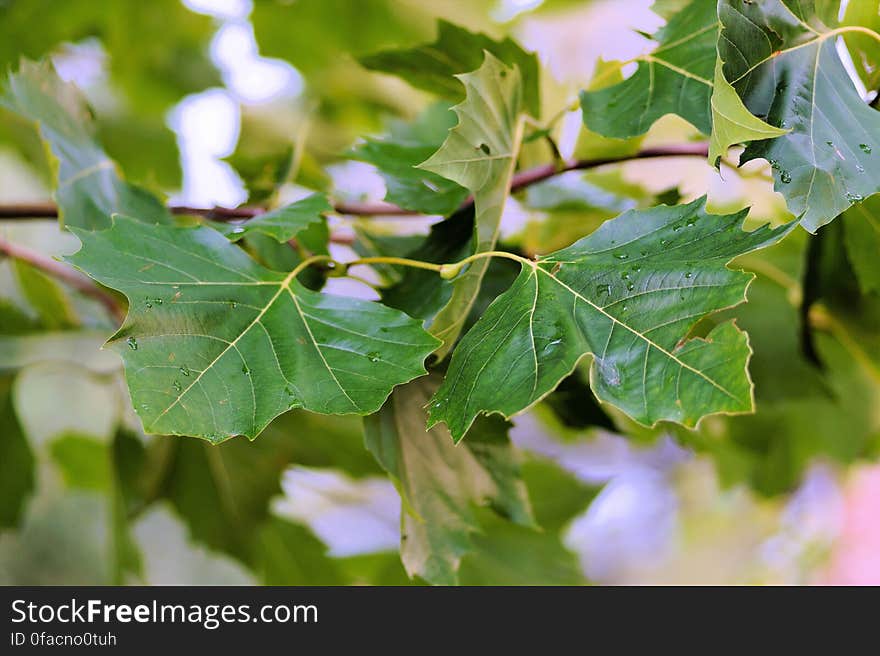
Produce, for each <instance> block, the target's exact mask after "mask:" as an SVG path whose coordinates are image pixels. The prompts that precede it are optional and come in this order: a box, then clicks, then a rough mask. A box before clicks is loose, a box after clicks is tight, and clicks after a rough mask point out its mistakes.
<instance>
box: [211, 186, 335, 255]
mask: <svg viewBox="0 0 880 656" xmlns="http://www.w3.org/2000/svg"><path fill="white" fill-rule="evenodd" d="M332 210H333V207H332V206H331V205H330V203H329V202H328V201H327V197H326V196H325V195H324V194H312V195H311V196H307V197H306V198H303V199H302V200H298V201H296V202H295V203H290V204H289V205H285V206H284V207H279V208H278V209H277V210H272V211H270V212H266V213H265V214H260V215H259V216H256V217H254V218H253V219H250V220H249V221H245V222H244V223H243V224H241V225H237V224H232V223H218V222H214V223H212V224H211V227H212V228H214V229H215V230H217V232H219V233H221V234H223V235H224V236H226V237H227V238H228V239H229V240H230V241H238V240H239V239H243V238H244V237H247V236H249V235H251V234H253V233H255V232H259V233H262V234H264V235H268V236H269V237H272V239H274V240H275V241H277V242H279V243H282V244H283V243H285V242H287V241H290V240H291V239H293V238H294V237H296V236H297V235H298V234H299V233H300V232H302V231H304V230H306V229H307V228H309V227H310V226H313V225H315V224H318V223H322V222H323V221H324V212H331V211H332Z"/></svg>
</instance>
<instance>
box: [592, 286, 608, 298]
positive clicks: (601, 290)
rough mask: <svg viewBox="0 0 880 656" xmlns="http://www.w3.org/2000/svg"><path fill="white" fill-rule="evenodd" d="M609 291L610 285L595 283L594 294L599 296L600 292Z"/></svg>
mask: <svg viewBox="0 0 880 656" xmlns="http://www.w3.org/2000/svg"><path fill="white" fill-rule="evenodd" d="M610 293H611V285H596V296H601V295H602V294H610Z"/></svg>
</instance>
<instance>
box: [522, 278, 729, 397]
mask: <svg viewBox="0 0 880 656" xmlns="http://www.w3.org/2000/svg"><path fill="white" fill-rule="evenodd" d="M530 264H531V266H532V268H533V270H535V271H540V272H541V273H543V274H544V275H546V276H547V277H548V278H550V279H551V280H552V281H554V282H555V283H556V284H558V285H559V286H561V287H563V288H564V289H566V290H568V292H569V293H570V294H572V296H574V297H575V298H579V299H580V300H582V301H583V302H584V303H586V304H587V305H589V306H590V307H591V308H593V309H594V310H596V311H597V312H599V313H600V314H602V315H603V316H604V317H606V318H608V319H610V320H611V321H612V323H613V324H616V325H619V326H621V327H622V328H625V329H626V330H628V331H629V332H631V333H632V334H633V335H635V336H636V337H638V338H639V339H641V340H642V341H644V342H645V344H646V345H647V346H648V347H649V348H651V347H653V348H655V349H656V350H657V351H659V352H660V353H662V354H664V355H665V356H666V357H668V358H669V359H670V360H672V361H673V362H675V363H676V364H677V365H679V366H680V367H681V368H683V369H687V370H688V371H690V372H692V373H693V374H695V375H697V376H698V377H700V378H702V379H703V380H705V381H706V382H707V383H709V384H710V385H712V386H713V387H715V388H716V389H718V390H719V391H721V392H723V393H724V394H726V395H727V396H729V397H730V398H731V399H733V400H734V401H739V399H738V398H737V397H736V395H734V394H733V393H732V392H730V391H729V390H728V389H727V388H725V387H724V386H723V385H721V384H720V383H718V382H716V381H715V380H713V379H712V378H710V377H709V376H707V375H706V374H705V373H703V372H702V371H700V370H699V369H696V368H694V367H692V366H691V365H689V364H688V363H686V362H684V361H683V360H681V359H680V358H678V357H677V356H676V355H675V354H674V353H672V352H671V351H668V350H667V349H665V348H663V347H662V346H660V345H659V344H657V343H656V342H654V341H653V340H651V339H650V338H649V337H647V335H645V334H643V333H641V332H639V331H638V330H636V329H635V328H633V327H632V326H630V325H628V324H626V323H624V322H623V321H621V320H620V319H618V318H617V317H615V316H614V315H612V314H610V313H608V312H606V311H605V309H604V308H603V307H601V306H600V305H596V304H595V303H593V302H592V301H591V300H590V299H588V298H587V297H586V296H583V295H582V294H581V293H579V292H578V291H576V290H575V289H573V288H572V287H570V286H569V285H567V284H566V283H565V282H563V281H562V280H560V279H559V278H557V277H556V276H554V275H553V274H552V273H550V272H549V271H547V270H546V269H543V268H541V267H539V266H538V264H537V263H530Z"/></svg>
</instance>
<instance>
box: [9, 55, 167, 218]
mask: <svg viewBox="0 0 880 656" xmlns="http://www.w3.org/2000/svg"><path fill="white" fill-rule="evenodd" d="M0 105H2V106H4V107H6V108H7V109H9V110H10V111H12V112H15V113H16V114H19V115H20V116H23V117H24V118H27V119H29V120H31V121H34V122H35V123H37V124H38V125H39V127H40V134H41V135H42V137H43V139H44V140H45V141H46V143H47V144H48V145H49V147H50V148H51V150H52V153H53V155H54V156H55V158H56V165H57V170H56V181H57V188H56V190H55V200H56V201H57V202H58V218H59V220H60V221H61V222H62V224H64V225H67V226H72V227H77V228H87V229H89V230H93V229H96V228H105V227H107V226H109V225H110V216H111V215H112V214H113V213H114V212H120V213H124V214H132V215H134V216H137V217H141V218H142V219H143V220H144V221H148V222H156V223H170V222H171V215H170V214H169V213H168V210H167V209H166V208H165V206H164V205H163V204H162V203H160V202H159V201H158V199H156V198H155V197H154V196H152V195H151V194H150V193H149V192H147V191H145V190H143V189H141V188H140V187H136V186H134V185H131V184H128V183H127V182H125V180H123V179H122V177H121V176H120V175H119V172H118V171H117V168H116V164H115V163H114V162H113V161H112V160H111V159H110V158H109V157H108V155H107V153H105V152H104V150H103V149H102V148H101V145H100V144H99V143H98V141H97V139H96V138H95V125H94V120H93V118H92V114H91V110H90V109H89V107H88V105H87V104H86V101H85V99H84V98H83V96H82V94H81V93H80V91H79V90H78V89H77V88H76V87H75V86H74V85H73V84H70V83H68V82H64V81H62V80H61V78H60V77H58V74H57V73H56V72H55V70H54V69H53V68H52V65H51V64H49V63H48V62H31V61H28V60H26V59H23V60H22V61H21V66H20V67H19V70H18V73H10V74H9V76H8V78H7V80H6V84H5V85H4V87H3V88H2V90H0Z"/></svg>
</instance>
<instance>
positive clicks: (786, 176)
mask: <svg viewBox="0 0 880 656" xmlns="http://www.w3.org/2000/svg"><path fill="white" fill-rule="evenodd" d="M779 180H780V181H781V182H782V184H788V183H789V182H791V173H789V172H788V171H780V172H779Z"/></svg>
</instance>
